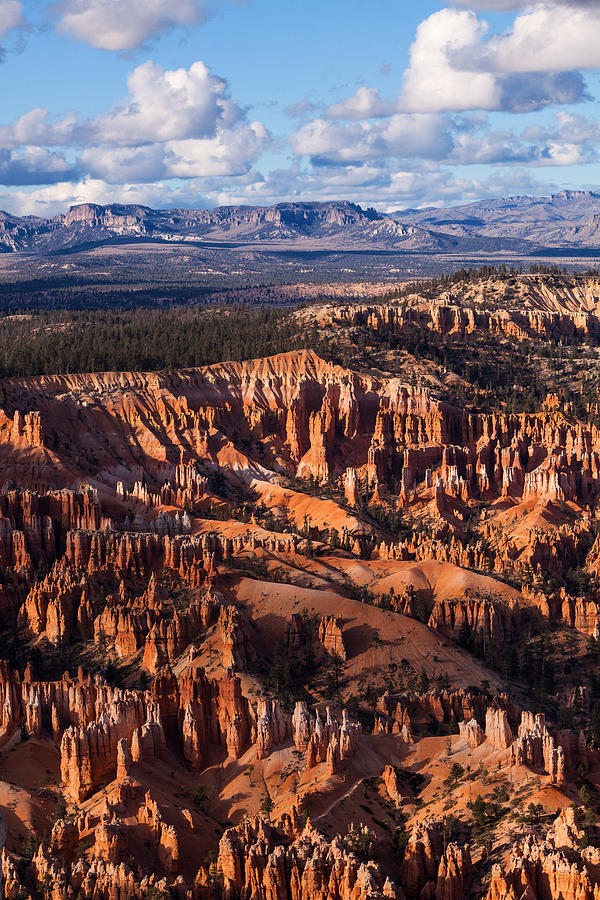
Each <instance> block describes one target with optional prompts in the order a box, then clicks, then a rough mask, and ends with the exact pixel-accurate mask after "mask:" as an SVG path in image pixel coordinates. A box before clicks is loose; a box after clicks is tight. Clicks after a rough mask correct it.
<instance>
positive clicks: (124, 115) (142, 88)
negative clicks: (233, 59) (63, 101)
mask: <svg viewBox="0 0 600 900" xmlns="http://www.w3.org/2000/svg"><path fill="white" fill-rule="evenodd" d="M127 86H128V88H129V96H128V97H127V99H126V101H125V102H124V103H122V104H117V105H115V106H113V107H111V108H110V109H108V110H106V111H105V112H103V113H100V115H98V116H96V117H95V118H94V119H88V120H80V119H79V118H78V117H77V115H76V114H75V113H69V114H68V115H67V116H64V117H63V118H61V119H57V120H55V119H53V118H52V117H51V115H50V113H49V111H48V110H47V109H45V108H42V107H36V108H34V109H31V110H29V111H28V112H26V113H24V114H23V115H22V116H20V117H19V118H18V119H15V120H14V121H13V122H11V123H10V124H8V125H2V126H0V146H2V147H18V146H20V145H21V144H39V145H53V146H59V145H60V146H62V145H67V144H81V145H86V144H94V143H101V144H107V145H114V146H123V147H129V146H131V147H136V146H140V145H142V144H150V143H157V142H161V141H169V140H184V139H187V138H212V137H214V136H215V135H216V133H217V130H218V129H219V128H229V127H231V126H232V125H234V124H235V123H236V122H238V121H239V120H241V119H242V113H241V110H240V109H239V108H238V107H237V106H236V105H235V103H233V102H232V101H231V100H230V98H229V96H228V93H227V83H226V82H225V81H224V80H223V79H222V78H219V77H218V76H216V75H213V74H212V73H211V71H210V69H209V68H208V67H207V66H206V65H205V64H204V63H203V62H195V63H193V64H192V65H191V66H190V68H189V69H171V70H169V69H167V70H164V69H163V68H162V66H160V65H158V64H157V63H153V62H146V63H143V64H142V65H140V66H138V67H137V68H135V69H134V70H133V71H132V72H130V73H129V75H128V77H127Z"/></svg>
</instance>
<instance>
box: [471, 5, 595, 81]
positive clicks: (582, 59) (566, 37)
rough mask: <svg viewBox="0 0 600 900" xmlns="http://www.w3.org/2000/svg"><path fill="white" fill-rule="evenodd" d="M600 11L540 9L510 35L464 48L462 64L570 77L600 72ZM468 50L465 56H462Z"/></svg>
mask: <svg viewBox="0 0 600 900" xmlns="http://www.w3.org/2000/svg"><path fill="white" fill-rule="evenodd" d="M599 32H600V6H599V4H598V3H595V4H594V5H591V4H585V5H581V4H568V5H567V4H560V5H557V4H546V3H543V4H540V5H538V6H535V7H533V8H532V9H530V10H525V12H524V13H523V14H522V15H520V16H517V18H516V19H515V21H514V23H513V27H512V29H511V30H510V31H508V32H506V33H505V34H500V35H493V36H492V37H490V38H489V39H488V40H487V41H485V42H484V43H482V44H481V46H479V47H477V46H476V45H475V44H474V45H473V46H472V47H467V46H465V47H463V48H458V52H457V54H456V62H457V64H458V65H459V66H460V65H463V66H465V68H467V67H468V68H470V69H473V70H474V69H485V70H487V71H492V72H567V71H570V70H571V69H596V68H600V42H599V41H598V34H599ZM461 49H462V51H463V52H462V53H461Z"/></svg>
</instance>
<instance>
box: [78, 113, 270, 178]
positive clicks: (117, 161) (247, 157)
mask: <svg viewBox="0 0 600 900" xmlns="http://www.w3.org/2000/svg"><path fill="white" fill-rule="evenodd" d="M269 142H270V136H269V133H268V131H267V130H266V128H265V127H264V126H263V125H262V124H261V123H260V122H252V123H251V124H249V125H239V126H236V127H234V128H231V129H227V130H223V131H221V132H220V133H219V134H218V135H217V136H216V137H214V138H207V139H204V140H194V139H189V140H182V141H166V142H165V143H157V144H149V145H146V146H143V147H135V148H127V149H123V148H113V147H106V146H97V147H89V148H86V149H85V150H84V151H83V153H82V154H81V157H80V165H81V167H82V168H83V169H84V170H85V171H86V172H89V174H90V175H91V176H93V177H94V178H97V179H102V180H104V181H106V182H110V183H112V184H118V183H120V182H123V181H133V180H136V181H138V182H146V181H147V182H152V181H156V180H158V179H160V178H199V177H225V176H228V177H235V176H238V175H241V174H243V173H244V172H247V171H248V170H249V168H250V167H251V165H252V163H253V162H254V160H255V159H256V158H257V157H258V156H259V155H260V153H262V151H263V150H264V149H265V148H266V147H267V146H268V144H269Z"/></svg>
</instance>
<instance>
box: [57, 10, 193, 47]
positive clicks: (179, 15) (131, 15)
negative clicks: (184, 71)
mask: <svg viewBox="0 0 600 900" xmlns="http://www.w3.org/2000/svg"><path fill="white" fill-rule="evenodd" d="M53 10H54V12H55V13H56V14H57V15H58V21H57V24H56V30H57V31H58V32H59V34H66V35H69V36H70V37H73V38H76V39H77V40H79V41H84V42H85V43H86V44H91V46H92V47H97V48H98V49H99V50H133V49H134V48H135V47H138V46H139V45H140V44H142V43H144V41H147V40H148V39H149V38H151V37H154V36H156V35H157V34H160V33H161V32H163V31H165V30H167V29H169V28H174V27H176V26H186V27H190V26H192V25H197V24H198V23H199V22H202V21H203V20H204V18H205V4H204V2H201V0H61V2H59V3H56V4H55V5H54V7H53Z"/></svg>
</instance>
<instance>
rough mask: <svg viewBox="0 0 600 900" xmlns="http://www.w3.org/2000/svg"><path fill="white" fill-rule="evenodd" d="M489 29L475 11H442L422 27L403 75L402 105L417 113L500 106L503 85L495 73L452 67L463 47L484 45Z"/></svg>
mask: <svg viewBox="0 0 600 900" xmlns="http://www.w3.org/2000/svg"><path fill="white" fill-rule="evenodd" d="M486 31H487V25H486V24H485V23H484V22H481V21H480V20H479V19H478V18H477V16H476V15H475V13H474V12H471V11H468V10H458V9H442V10H440V11H439V12H436V13H433V15H431V16H429V18H427V19H425V21H423V22H421V24H420V25H419V27H418V28H417V34H416V37H415V41H414V43H413V45H412V47H411V50H410V66H409V68H408V69H407V71H406V73H405V75H404V93H403V97H402V101H401V102H402V103H403V105H404V106H405V107H406V108H407V109H410V110H414V111H415V112H438V111H443V110H446V111H451V110H459V109H497V108H498V107H499V105H500V99H501V93H502V92H501V87H500V85H499V83H498V80H497V79H496V78H495V77H494V75H493V74H492V73H490V72H472V71H466V70H465V69H464V68H462V69H461V68H457V67H456V66H454V65H453V62H452V58H453V57H455V56H457V55H458V54H459V53H461V51H462V52H463V56H464V55H466V54H465V51H467V52H468V51H471V50H472V48H473V47H477V46H479V44H480V42H481V40H482V39H483V37H484V35H485V33H486Z"/></svg>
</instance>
